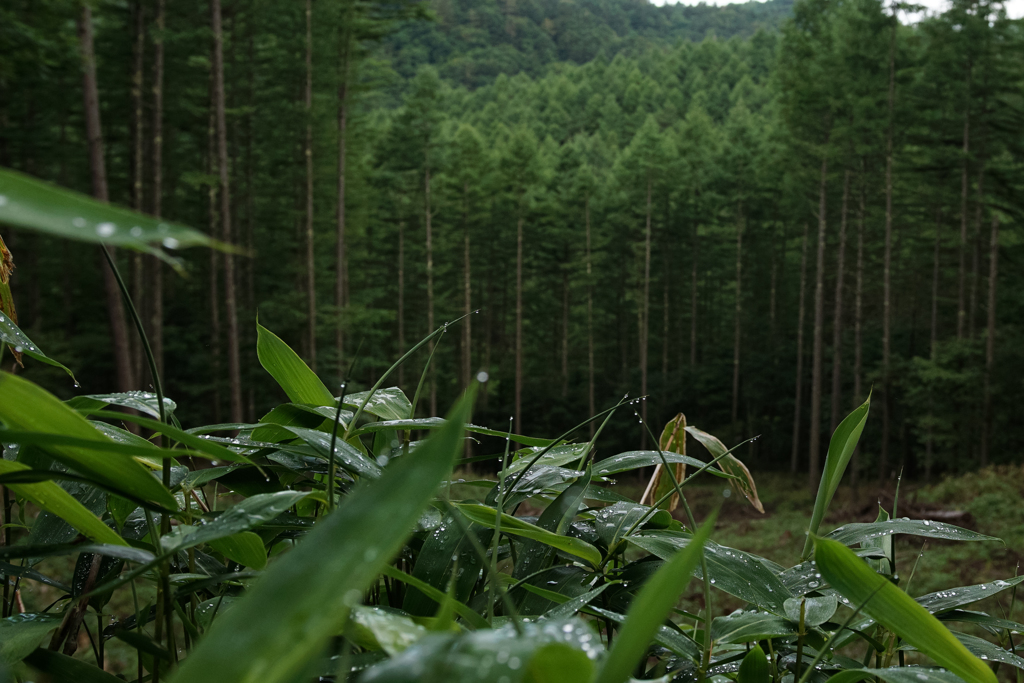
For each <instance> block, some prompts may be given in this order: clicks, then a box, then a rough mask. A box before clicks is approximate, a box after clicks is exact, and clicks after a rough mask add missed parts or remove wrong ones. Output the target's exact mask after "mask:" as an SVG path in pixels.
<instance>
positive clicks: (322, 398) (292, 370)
mask: <svg viewBox="0 0 1024 683" xmlns="http://www.w3.org/2000/svg"><path fill="white" fill-rule="evenodd" d="M256 356H257V357H258V358H259V361H260V365H262V366H263V369H264V370H266V371H267V372H269V373H270V375H271V376H272V377H273V378H274V379H275V380H277V383H278V384H279V385H281V388H282V389H284V393H285V394H287V395H288V400H289V401H291V402H292V403H306V404H309V405H314V406H333V405H335V403H336V401H335V399H334V396H333V395H332V394H331V392H330V391H328V390H327V387H325V386H324V383H323V382H321V381H320V378H319V377H317V376H316V373H314V372H313V371H312V370H310V369H309V367H308V366H307V365H306V364H305V363H303V362H302V359H301V358H299V356H298V354H297V353H295V352H294V351H292V349H291V347H290V346H288V345H287V344H285V343H284V342H283V341H281V338H280V337H278V336H277V335H276V334H274V333H273V332H271V331H270V330H268V329H267V328H265V327H263V326H262V325H260V324H259V323H256Z"/></svg>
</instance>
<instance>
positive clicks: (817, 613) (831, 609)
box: [783, 595, 839, 626]
mask: <svg viewBox="0 0 1024 683" xmlns="http://www.w3.org/2000/svg"><path fill="white" fill-rule="evenodd" d="M801 605H803V608H804V624H805V625H807V626H819V625H821V624H824V623H825V622H826V621H828V620H829V619H831V618H832V615H833V614H835V613H836V609H837V608H838V607H839V601H838V600H836V598H835V596H834V595H822V596H820V597H815V598H790V599H789V600H786V603H785V605H784V606H783V607H784V608H785V610H786V616H787V617H789V618H790V620H791V621H793V622H796V623H797V624H799V623H800V607H801Z"/></svg>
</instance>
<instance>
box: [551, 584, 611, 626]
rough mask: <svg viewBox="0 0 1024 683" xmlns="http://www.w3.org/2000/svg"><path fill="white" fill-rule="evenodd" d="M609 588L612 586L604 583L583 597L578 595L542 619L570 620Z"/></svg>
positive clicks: (552, 609)
mask: <svg viewBox="0 0 1024 683" xmlns="http://www.w3.org/2000/svg"><path fill="white" fill-rule="evenodd" d="M609 586H611V584H610V583H604V584H601V585H600V586H598V587H597V588H595V589H594V590H592V591H587V592H586V593H584V594H583V595H577V596H576V597H575V598H572V599H571V600H566V601H565V602H563V603H562V604H560V605H559V606H558V607H552V608H551V609H549V610H548V611H547V612H545V613H544V614H543V615H542V616H541V619H568V618H569V617H571V616H573V615H574V614H576V613H577V612H579V611H580V610H581V609H583V608H584V607H586V606H587V605H589V604H590V602H591V600H593V599H594V598H596V597H597V596H599V595H600V594H601V593H604V592H605V590H606V589H607V588H608V587H609Z"/></svg>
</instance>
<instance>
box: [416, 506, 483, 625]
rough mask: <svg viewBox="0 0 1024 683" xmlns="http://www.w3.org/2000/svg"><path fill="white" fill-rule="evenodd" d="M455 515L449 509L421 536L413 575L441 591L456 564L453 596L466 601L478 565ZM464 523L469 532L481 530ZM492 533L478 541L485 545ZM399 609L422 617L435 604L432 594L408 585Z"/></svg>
mask: <svg viewBox="0 0 1024 683" xmlns="http://www.w3.org/2000/svg"><path fill="white" fill-rule="evenodd" d="M427 509H428V510H430V509H433V508H427ZM457 514H459V513H458V511H456V510H454V509H452V510H449V511H448V512H447V513H445V515H444V517H443V518H442V520H441V524H440V525H439V526H437V527H436V528H435V529H434V530H433V531H432V532H431V533H430V534H428V535H427V537H426V538H425V539H423V547H422V548H421V549H420V552H419V554H418V555H417V557H416V565H415V566H414V567H413V570H412V575H413V576H415V577H416V578H417V579H419V580H420V581H423V582H425V583H427V584H429V585H431V586H433V587H434V588H436V589H438V590H440V591H441V592H442V593H444V592H445V591H446V589H448V588H449V583H450V581H451V577H452V573H453V572H454V571H455V566H456V565H458V568H459V574H458V576H456V578H455V587H454V588H455V595H454V598H455V599H456V600H459V601H462V602H465V601H467V600H469V597H470V594H471V593H472V592H473V587H474V586H475V585H476V582H477V577H478V576H479V574H480V569H481V565H480V558H479V556H478V555H477V554H476V552H475V550H474V549H473V545H472V542H471V540H470V539H469V538H467V536H466V534H465V533H463V531H462V525H461V524H459V523H458V521H456V519H455V515H457ZM466 526H468V527H469V530H470V533H474V534H479V532H480V531H481V529H480V527H479V526H474V525H472V524H470V523H469V522H466ZM493 533H494V532H493V531H491V530H490V529H486V530H484V534H480V537H479V539H478V540H479V541H480V543H481V544H483V545H485V546H486V545H489V543H490V539H491V535H492V534H493ZM402 609H404V610H405V611H406V612H408V613H410V614H412V615H414V616H420V617H425V616H430V615H432V614H433V613H434V612H435V611H436V610H437V607H436V605H435V604H434V599H433V597H431V596H428V595H425V594H424V593H423V592H422V591H419V590H417V589H415V588H410V589H409V590H408V591H406V594H405V601H404V602H403V604H402Z"/></svg>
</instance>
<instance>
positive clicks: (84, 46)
mask: <svg viewBox="0 0 1024 683" xmlns="http://www.w3.org/2000/svg"><path fill="white" fill-rule="evenodd" d="M78 40H79V46H80V49H81V52H82V95H83V98H84V103H83V104H84V111H85V134H86V140H87V142H88V144H89V171H90V174H91V176H92V194H93V196H94V197H96V199H98V200H100V201H101V202H107V201H110V193H109V192H108V190H107V167H106V162H105V160H104V157H103V130H102V128H101V126H100V96H99V87H98V85H97V83H96V53H95V50H94V49H93V40H92V9H91V7H90V5H89V3H85V2H83V3H82V8H81V12H80V13H79V15H78ZM101 248H104V249H105V248H106V247H101ZM109 251H110V255H111V257H112V258H114V257H115V256H116V254H115V252H114V250H113V249H110V250H109ZM100 268H101V270H102V272H103V290H104V293H105V294H106V303H107V317H108V319H109V322H110V338H111V342H112V345H113V347H114V367H115V371H116V374H117V390H118V391H132V390H133V389H135V388H137V386H136V381H135V377H134V375H133V374H132V364H131V355H130V347H129V342H128V326H127V324H126V322H125V318H124V303H123V302H122V301H121V290H120V288H119V287H118V286H117V278H116V277H114V273H113V272H111V270H110V268H109V267H108V266H107V264H106V263H102V262H101V265H100Z"/></svg>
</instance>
